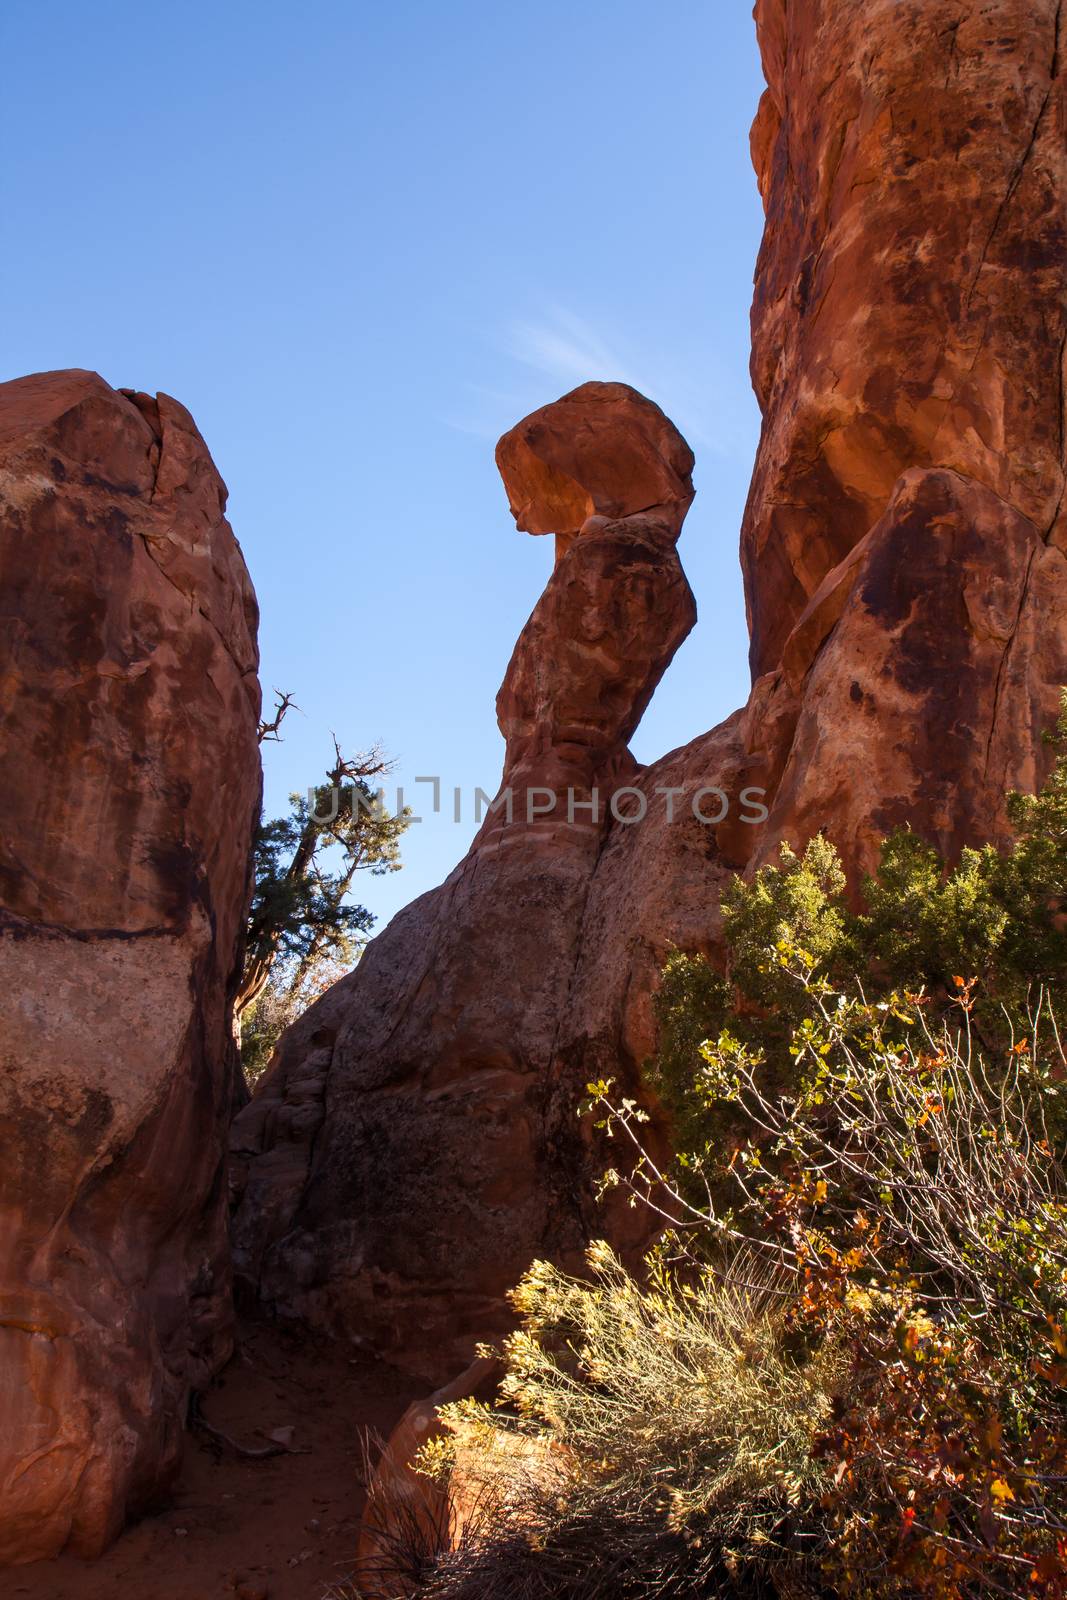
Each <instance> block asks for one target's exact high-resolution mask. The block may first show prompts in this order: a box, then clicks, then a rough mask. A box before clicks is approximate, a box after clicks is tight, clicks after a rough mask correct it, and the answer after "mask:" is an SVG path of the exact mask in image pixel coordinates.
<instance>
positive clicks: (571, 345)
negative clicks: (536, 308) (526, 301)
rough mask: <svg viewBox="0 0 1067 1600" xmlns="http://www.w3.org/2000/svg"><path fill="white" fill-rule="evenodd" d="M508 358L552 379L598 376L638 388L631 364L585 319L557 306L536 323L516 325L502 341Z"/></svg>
mask: <svg viewBox="0 0 1067 1600" xmlns="http://www.w3.org/2000/svg"><path fill="white" fill-rule="evenodd" d="M502 343H503V346H504V349H505V351H506V353H507V354H508V355H511V356H514V358H515V359H516V360H517V361H522V362H525V364H526V365H527V366H529V367H534V368H535V369H536V370H537V371H538V372H544V373H546V374H548V375H549V376H551V377H558V378H574V379H577V380H578V381H579V382H584V381H585V380H586V379H587V378H590V377H596V378H600V379H604V380H606V381H611V382H615V383H629V384H631V385H632V386H633V387H634V388H635V389H636V388H638V387H639V384H638V382H637V379H636V377H635V375H634V373H633V371H632V370H631V365H630V362H629V361H627V359H626V358H625V357H623V356H621V355H620V354H619V352H618V351H617V350H614V349H612V348H611V346H610V345H609V344H608V343H607V341H606V340H605V339H604V338H603V337H602V336H601V335H600V334H599V333H598V332H597V330H596V329H595V328H594V327H593V326H592V325H591V324H590V323H589V322H587V321H585V319H584V318H582V317H579V316H576V315H575V313H574V312H572V311H566V310H564V309H563V307H561V306H554V307H552V309H551V310H550V312H549V313H548V315H547V316H546V317H545V318H544V319H542V320H540V321H537V322H526V321H520V322H515V323H513V324H512V326H511V327H510V328H509V329H508V330H507V331H506V333H505V335H504V338H503V340H502Z"/></svg>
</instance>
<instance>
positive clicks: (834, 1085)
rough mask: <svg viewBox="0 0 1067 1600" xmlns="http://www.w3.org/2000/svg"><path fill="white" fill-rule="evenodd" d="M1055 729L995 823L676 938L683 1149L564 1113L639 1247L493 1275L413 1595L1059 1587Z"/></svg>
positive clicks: (626, 1118) (1060, 872)
mask: <svg viewBox="0 0 1067 1600" xmlns="http://www.w3.org/2000/svg"><path fill="white" fill-rule="evenodd" d="M1055 740H1056V745H1057V751H1056V760H1055V764H1054V767H1053V771H1052V774H1051V777H1050V779H1049V781H1048V783H1047V784H1046V786H1045V787H1044V789H1043V791H1042V792H1041V793H1040V794H1039V795H1036V796H1022V795H1013V796H1011V797H1010V798H1009V802H1008V813H1009V816H1010V818H1011V822H1012V825H1013V829H1014V833H1015V838H1014V842H1013V844H1012V845H1011V847H1010V848H1009V849H1006V850H998V849H996V848H994V847H993V846H988V847H986V848H983V849H980V850H968V851H965V852H964V853H963V855H962V858H961V859H960V861H959V862H958V864H957V865H956V866H954V867H953V868H952V869H951V870H949V869H948V868H946V866H945V864H944V863H943V862H942V861H941V860H940V859H939V858H938V856H937V855H936V853H935V852H934V851H933V850H931V849H930V848H929V847H928V846H927V845H926V844H924V843H923V842H922V841H921V840H920V839H919V838H917V837H916V836H914V835H912V834H910V833H898V834H896V835H894V836H892V837H891V838H889V839H888V840H886V842H885V845H884V847H883V850H882V855H881V861H880V865H879V867H878V870H877V872H876V873H875V874H874V875H873V876H872V877H871V878H870V879H869V880H868V881H867V882H866V883H865V885H864V886H863V903H862V909H861V910H858V911H857V910H853V909H851V908H850V905H849V902H848V899H847V897H846V885H845V881H844V876H843V873H842V871H841V868H840V864H839V862H838V859H837V857H836V855H835V852H834V850H833V849H832V847H831V846H830V845H829V844H828V843H827V842H826V841H825V840H824V839H822V838H816V839H814V840H813V841H812V842H811V843H810V844H809V845H808V847H807V848H806V850H805V851H804V852H803V854H801V855H796V854H794V853H792V852H791V851H789V850H787V849H783V851H782V854H781V859H780V864H779V865H777V866H775V867H768V868H765V869H763V870H762V871H760V872H759V873H758V874H757V875H756V876H755V878H754V879H752V880H750V881H747V882H746V881H741V880H738V881H737V882H736V883H735V885H734V887H733V889H732V891H731V893H730V895H729V896H728V897H727V899H726V902H725V904H724V908H723V910H724V917H725V924H726V934H727V946H728V952H729V954H728V959H727V963H726V966H725V970H724V971H721V972H720V971H716V970H714V969H713V968H712V967H711V966H710V965H709V964H708V963H707V962H706V961H705V960H704V959H703V958H701V957H694V956H690V955H685V954H681V953H676V954H674V955H673V956H672V957H671V958H670V960H669V961H668V963H667V967H666V971H665V973H664V978H663V984H662V987H661V990H660V992H659V995H658V998H657V1006H658V1013H659V1021H660V1039H661V1048H660V1052H659V1055H658V1058H657V1060H656V1061H655V1062H653V1063H650V1064H649V1075H650V1077H651V1080H652V1082H653V1083H654V1085H655V1088H656V1090H657V1092H658V1095H659V1096H660V1097H661V1099H662V1102H663V1104H664V1106H665V1107H666V1108H667V1112H668V1115H669V1117H670V1121H671V1125H672V1129H673V1144H674V1148H675V1149H676V1151H677V1155H676V1156H675V1158H674V1159H673V1161H672V1163H671V1164H670V1165H669V1166H667V1165H663V1164H660V1163H657V1160H656V1159H655V1157H654V1155H653V1153H652V1150H653V1146H654V1142H653V1141H651V1140H649V1139H648V1138H646V1134H647V1132H648V1128H647V1124H648V1120H649V1112H648V1110H646V1109H644V1108H643V1106H642V1105H641V1104H640V1103H638V1102H637V1101H636V1100H634V1099H631V1098H627V1097H625V1096H623V1095H622V1094H621V1093H620V1092H619V1089H618V1087H617V1086H616V1085H615V1084H613V1083H611V1082H608V1081H603V1082H597V1083H593V1084H590V1085H589V1093H588V1100H587V1103H586V1105H585V1106H584V1108H583V1110H584V1112H585V1114H586V1115H589V1116H592V1117H593V1118H594V1119H595V1121H596V1123H597V1124H598V1126H599V1127H600V1129H601V1131H602V1134H603V1135H604V1136H605V1139H606V1141H607V1146H606V1147H607V1148H608V1149H610V1150H614V1151H615V1152H616V1157H615V1160H614V1161H613V1162H612V1164H611V1166H610V1167H609V1169H608V1170H607V1172H606V1173H605V1177H604V1183H605V1184H606V1185H607V1186H609V1187H612V1188H618V1189H621V1190H622V1191H624V1192H625V1193H627V1195H628V1198H629V1200H630V1202H631V1204H633V1205H636V1206H644V1207H650V1208H652V1209H653V1211H654V1212H655V1213H656V1214H657V1215H658V1218H659V1220H660V1222H661V1224H662V1230H663V1232H662V1237H661V1239H660V1242H659V1243H658V1245H657V1246H656V1248H655V1249H654V1251H653V1252H652V1254H651V1255H650V1256H649V1257H648V1259H647V1261H646V1262H645V1264H644V1267H643V1269H642V1271H641V1272H640V1273H639V1274H637V1275H635V1274H633V1273H631V1272H630V1271H628V1270H627V1269H626V1268H625V1267H624V1266H623V1265H622V1264H621V1263H620V1261H619V1260H618V1259H617V1258H616V1256H615V1255H614V1254H613V1253H612V1251H611V1250H610V1249H609V1248H608V1247H607V1246H606V1245H605V1244H603V1243H594V1244H592V1245H591V1246H590V1250H589V1255H588V1264H587V1273H586V1274H585V1275H583V1276H581V1277H571V1276H568V1275H566V1274H564V1273H562V1272H560V1271H559V1270H558V1269H557V1268H555V1267H553V1266H551V1265H550V1264H548V1263H546V1262H536V1263H535V1264H534V1265H533V1266H532V1267H531V1269H530V1270H529V1272H528V1273H527V1274H526V1276H525V1277H524V1278H523V1280H522V1282H521V1283H520V1284H519V1285H518V1286H517V1288H516V1289H515V1291H514V1293H513V1296H512V1300H513V1305H514V1308H515V1310H516V1313H517V1314H518V1319H519V1326H518V1328H517V1330H516V1331H515V1332H514V1333H513V1334H512V1335H511V1337H510V1338H509V1339H508V1340H507V1341H506V1343H505V1344H504V1345H503V1347H502V1349H501V1351H500V1352H499V1353H500V1356H501V1358H502V1360H503V1363H504V1370H505V1377H504V1379H503V1383H502V1386H501V1393H500V1398H499V1402H498V1403H497V1404H496V1405H494V1406H486V1405H483V1404H480V1403H476V1402H474V1401H463V1402H459V1403H456V1404H454V1405H452V1406H449V1407H447V1408H446V1409H445V1410H444V1412H443V1414H442V1416H443V1421H444V1424H445V1427H446V1433H445V1435H444V1437H443V1438H442V1439H438V1440H436V1441H435V1442H434V1443H433V1444H432V1445H431V1446H429V1447H428V1448H427V1449H426V1450H424V1452H423V1455H422V1457H421V1460H420V1463H419V1464H420V1468H421V1470H422V1471H423V1472H424V1473H426V1474H428V1475H430V1476H432V1477H436V1478H437V1480H438V1481H439V1482H440V1483H442V1484H443V1485H445V1486H447V1487H448V1488H449V1492H450V1494H451V1497H452V1501H453V1504H454V1505H457V1506H462V1505H463V1503H464V1497H466V1500H467V1502H468V1503H469V1502H470V1501H471V1500H472V1498H473V1500H474V1501H476V1503H477V1506H478V1514H477V1515H476V1516H468V1517H467V1518H466V1519H465V1520H464V1519H461V1521H463V1532H462V1536H461V1537H458V1538H453V1539H452V1540H451V1541H450V1543H451V1545H452V1548H451V1549H449V1550H447V1551H446V1552H444V1553H442V1554H439V1555H438V1556H436V1558H434V1559H430V1556H429V1555H428V1554H427V1552H425V1551H424V1552H423V1553H422V1557H421V1560H420V1564H419V1567H418V1571H419V1579H418V1585H417V1587H418V1592H419V1593H421V1594H426V1595H432V1596H435V1597H445V1596H448V1597H454V1600H461V1597H462V1600H467V1597H471V1600H473V1597H474V1596H478V1597H479V1600H492V1597H495V1596H501V1597H503V1596H505V1595H506V1596H509V1597H520V1596H523V1597H524V1596H530V1597H533V1596H550V1595H552V1596H567V1597H572V1596H573V1597H578V1596H581V1597H592V1596H605V1597H606V1596H631V1595H632V1596H663V1597H666V1596H683V1595H684V1596H691V1595H699V1596H724V1597H727V1596H744V1597H748V1596H752V1597H756V1596H782V1597H791V1596H802V1595H807V1596H825V1597H836V1596H844V1595H848V1596H866V1597H870V1600H881V1597H889V1596H901V1597H905V1596H923V1597H926V1596H930V1597H937V1600H951V1597H955V1596H958V1597H972V1596H974V1597H977V1596H987V1595H988V1596H995V1595H1022V1594H1032V1595H1034V1596H1054V1595H1062V1594H1063V1593H1064V1592H1065V1590H1067V1185H1065V1182H1064V1176H1063V1167H1062V1157H1063V1154H1064V1147H1065V1130H1067V1122H1065V1116H1064V1096H1065V1092H1067V1091H1065V1084H1067V1058H1065V1055H1064V1048H1063V1044H1062V1042H1061V1035H1060V1028H1059V1022H1058V1017H1059V1015H1060V1013H1061V1011H1062V996H1063V988H1064V976H1065V958H1067V943H1065V933H1064V918H1063V907H1064V903H1065V895H1067V713H1065V716H1064V718H1061V722H1060V725H1059V728H1058V731H1057V733H1056V735H1055ZM517 1483H518V1484H519V1485H520V1487H518V1488H517V1487H516V1484H517ZM494 1485H495V1486H496V1487H495V1489H494ZM409 1580H410V1568H409ZM410 1588H411V1583H410V1581H409V1582H408V1584H407V1592H410ZM398 1592H400V1591H399V1590H398Z"/></svg>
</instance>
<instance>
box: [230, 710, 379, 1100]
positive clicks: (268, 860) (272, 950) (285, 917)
mask: <svg viewBox="0 0 1067 1600" xmlns="http://www.w3.org/2000/svg"><path fill="white" fill-rule="evenodd" d="M294 704H295V703H294V701H293V698H292V696H291V695H289V694H281V693H278V692H277V691H276V703H275V707H274V716H273V717H272V718H271V719H270V720H269V721H268V720H264V721H262V722H261V723H260V727H259V737H260V743H261V744H262V743H264V742H273V741H276V740H278V739H279V738H280V729H281V726H282V723H283V722H284V720H285V717H286V714H287V712H288V711H289V709H290V708H291V707H292V706H293V705H294ZM390 771H392V763H391V762H390V760H389V758H388V756H387V755H385V754H384V753H383V752H382V751H381V750H380V749H379V748H378V747H377V746H374V747H372V748H371V749H369V750H366V751H361V752H359V753H357V754H355V755H353V756H346V755H344V754H342V751H341V748H340V746H339V745H338V744H337V741H336V740H335V741H334V757H333V761H332V762H331V763H330V765H329V767H328V769H327V771H326V774H325V782H324V783H322V784H319V785H318V786H317V787H316V788H314V789H313V790H311V791H310V792H309V793H308V794H307V795H302V794H291V795H290V796H289V810H288V812H287V813H286V814H285V815H284V816H281V817H273V818H261V819H260V822H259V825H258V827H257V829H256V834H255V838H254V841H253V868H254V878H255V882H254V889H253V895H252V903H251V906H250V908H249V914H248V930H247V936H246V943H245V956H244V967H243V970H242V974H241V982H240V985H239V987H238V990H237V996H236V999H235V1001H234V1014H235V1017H236V1019H237V1023H238V1025H239V1028H240V1037H241V1065H242V1067H243V1069H244V1074H245V1077H246V1079H247V1080H248V1082H249V1083H250V1084H253V1083H255V1082H256V1081H257V1079H258V1078H259V1077H260V1076H261V1075H262V1073H263V1072H264V1070H265V1069H266V1066H267V1063H268V1062H269V1061H270V1058H271V1055H272V1053H273V1051H274V1046H275V1044H276V1043H277V1041H278V1039H279V1038H280V1036H281V1034H282V1033H283V1032H284V1031H285V1029H286V1028H287V1027H288V1026H289V1024H290V1023H292V1022H295V1021H296V1019H297V1017H299V1016H300V1015H301V1014H302V1013H303V1012H304V1011H306V1010H307V1008H308V1006H310V1005H312V1004H313V1003H314V1002H315V1001H316V1000H317V999H318V998H319V996H320V995H321V994H323V993H325V991H326V990H327V989H328V988H329V987H330V985H331V984H333V983H335V982H336V981H337V979H338V978H340V977H343V975H344V974H345V972H347V971H348V970H349V969H350V968H351V967H353V966H354V965H355V963H356V961H357V960H358V959H359V955H360V952H361V950H362V948H363V946H364V944H365V943H366V941H367V938H368V936H369V933H370V930H371V928H372V927H373V925H374V917H373V915H372V913H371V912H370V911H369V910H368V909H367V908H366V906H363V905H359V904H358V903H356V902H355V901H353V900H352V899H351V891H352V887H353V883H354V881H355V878H356V874H357V873H359V872H370V873H372V874H377V875H380V874H382V873H386V872H397V871H399V869H400V866H401V860H400V841H401V838H402V836H403V834H404V832H405V830H406V829H407V826H408V821H409V818H410V809H408V808H405V810H404V811H402V812H400V813H399V814H393V813H391V812H390V811H389V810H388V808H387V807H386V805H385V803H384V800H383V798H382V795H381V792H380V790H375V788H374V787H373V785H374V784H375V782H376V781H377V780H380V779H381V778H382V777H384V776H385V775H386V774H387V773H389V772H390Z"/></svg>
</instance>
